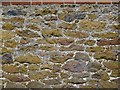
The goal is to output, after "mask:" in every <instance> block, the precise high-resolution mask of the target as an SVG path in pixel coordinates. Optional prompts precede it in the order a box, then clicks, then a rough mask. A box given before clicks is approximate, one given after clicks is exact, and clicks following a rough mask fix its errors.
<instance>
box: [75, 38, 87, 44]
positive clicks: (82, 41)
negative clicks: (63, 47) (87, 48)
mask: <svg viewBox="0 0 120 90" xmlns="http://www.w3.org/2000/svg"><path fill="white" fill-rule="evenodd" d="M84 42H85V39H80V40H77V41H76V44H83V43H84Z"/></svg>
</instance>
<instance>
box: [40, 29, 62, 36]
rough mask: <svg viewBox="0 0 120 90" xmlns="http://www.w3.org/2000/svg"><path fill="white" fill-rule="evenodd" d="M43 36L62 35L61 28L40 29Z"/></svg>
mask: <svg viewBox="0 0 120 90" xmlns="http://www.w3.org/2000/svg"><path fill="white" fill-rule="evenodd" d="M42 36H43V37H52V36H54V37H60V36H62V32H61V30H42Z"/></svg>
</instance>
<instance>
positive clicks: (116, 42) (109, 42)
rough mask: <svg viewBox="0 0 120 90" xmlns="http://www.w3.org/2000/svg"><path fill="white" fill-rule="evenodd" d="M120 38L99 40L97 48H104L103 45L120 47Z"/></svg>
mask: <svg viewBox="0 0 120 90" xmlns="http://www.w3.org/2000/svg"><path fill="white" fill-rule="evenodd" d="M119 39H120V38H114V39H112V40H106V39H100V40H98V41H97V45H98V46H105V45H120V40H119Z"/></svg>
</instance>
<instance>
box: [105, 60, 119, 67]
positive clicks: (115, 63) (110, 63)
mask: <svg viewBox="0 0 120 90" xmlns="http://www.w3.org/2000/svg"><path fill="white" fill-rule="evenodd" d="M103 64H104V66H105V67H107V68H108V69H119V65H120V62H119V61H107V62H103Z"/></svg>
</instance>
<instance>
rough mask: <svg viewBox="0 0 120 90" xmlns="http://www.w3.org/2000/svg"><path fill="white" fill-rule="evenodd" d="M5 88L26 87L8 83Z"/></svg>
mask: <svg viewBox="0 0 120 90" xmlns="http://www.w3.org/2000/svg"><path fill="white" fill-rule="evenodd" d="M5 88H26V87H25V85H23V84H19V83H17V84H16V83H13V82H8V83H7V84H6V87H5Z"/></svg>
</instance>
